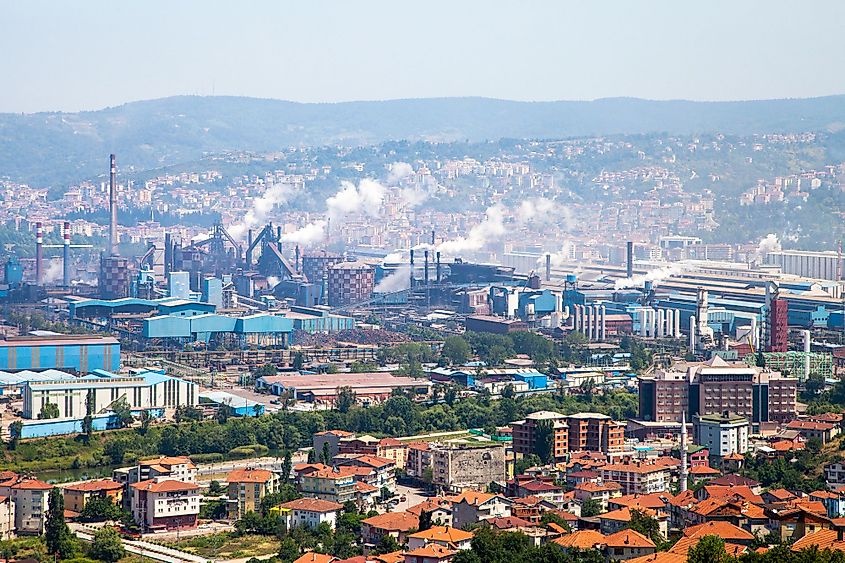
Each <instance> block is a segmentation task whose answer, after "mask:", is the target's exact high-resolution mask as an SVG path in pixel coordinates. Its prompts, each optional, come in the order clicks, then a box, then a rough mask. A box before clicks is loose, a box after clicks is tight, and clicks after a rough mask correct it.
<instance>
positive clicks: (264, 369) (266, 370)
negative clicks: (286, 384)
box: [252, 364, 279, 379]
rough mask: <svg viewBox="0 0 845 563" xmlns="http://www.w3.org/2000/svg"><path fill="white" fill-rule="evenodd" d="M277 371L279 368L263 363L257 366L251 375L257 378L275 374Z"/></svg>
mask: <svg viewBox="0 0 845 563" xmlns="http://www.w3.org/2000/svg"><path fill="white" fill-rule="evenodd" d="M277 373H279V370H278V369H276V366H274V365H273V364H264V365H263V366H260V367H257V368H256V369H255V371H253V372H252V375H253V377H255V379H258V378H259V377H265V376H270V375H276V374H277Z"/></svg>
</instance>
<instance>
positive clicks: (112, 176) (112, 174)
mask: <svg viewBox="0 0 845 563" xmlns="http://www.w3.org/2000/svg"><path fill="white" fill-rule="evenodd" d="M109 254H110V255H111V256H117V255H118V251H117V164H116V163H115V156H114V155H113V154H110V155H109Z"/></svg>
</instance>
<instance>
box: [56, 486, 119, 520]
mask: <svg viewBox="0 0 845 563" xmlns="http://www.w3.org/2000/svg"><path fill="white" fill-rule="evenodd" d="M62 494H63V496H64V499H65V510H72V511H73V512H82V509H83V508H85V505H86V504H87V503H88V501H89V500H91V499H92V498H102V497H108V498H110V499H112V502H113V503H114V504H115V505H116V506H122V505H123V485H122V484H120V483H117V482H115V481H112V480H111V479H100V480H98V481H83V482H81V483H75V484H73V485H66V486H65V487H64V488H63V489H62Z"/></svg>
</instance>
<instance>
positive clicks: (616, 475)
mask: <svg viewBox="0 0 845 563" xmlns="http://www.w3.org/2000/svg"><path fill="white" fill-rule="evenodd" d="M598 471H599V473H600V475H601V478H602V480H603V481H604V482H613V483H618V484H619V486H620V487H622V494H623V495H635V494H638V495H650V494H652V493H659V492H662V491H667V490H669V484H670V483H671V481H672V473H671V468H670V467H669V466H667V465H663V464H660V463H656V462H654V461H631V462H620V463H609V464H607V465H603V466H601V467H599V468H598Z"/></svg>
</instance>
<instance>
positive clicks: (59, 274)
mask: <svg viewBox="0 0 845 563" xmlns="http://www.w3.org/2000/svg"><path fill="white" fill-rule="evenodd" d="M46 262H47V268H46V269H45V270H44V274H43V275H44V283H45V284H52V283H57V282H60V281H63V279H64V275H63V274H64V269H63V268H62V261H61V260H49V261H46Z"/></svg>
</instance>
